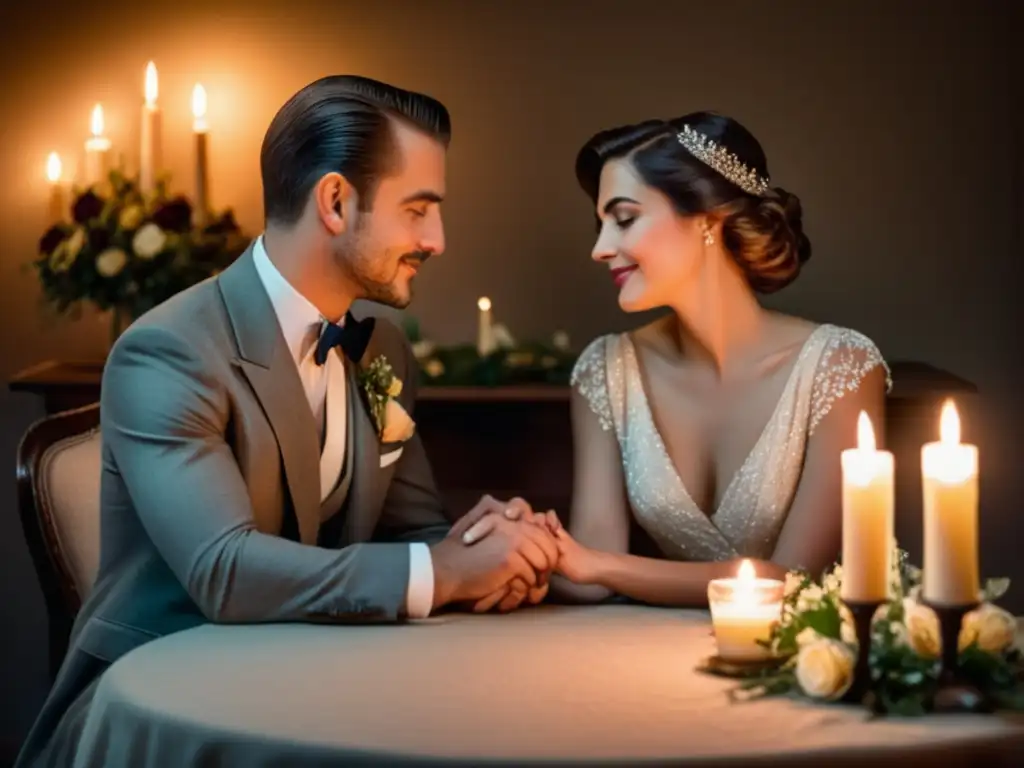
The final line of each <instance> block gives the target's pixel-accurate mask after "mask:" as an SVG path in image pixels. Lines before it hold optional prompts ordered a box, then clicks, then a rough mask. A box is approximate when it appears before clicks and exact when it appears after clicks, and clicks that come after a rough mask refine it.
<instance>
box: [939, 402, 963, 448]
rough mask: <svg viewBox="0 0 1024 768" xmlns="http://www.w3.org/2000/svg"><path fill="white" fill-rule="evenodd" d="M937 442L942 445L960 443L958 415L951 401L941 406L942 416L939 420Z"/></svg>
mask: <svg viewBox="0 0 1024 768" xmlns="http://www.w3.org/2000/svg"><path fill="white" fill-rule="evenodd" d="M939 442H941V443H942V444H943V445H956V444H958V443H959V442H960V415H959V414H958V413H957V410H956V405H954V404H953V401H952V400H947V401H946V403H945V405H943V406H942V416H941V418H940V419H939Z"/></svg>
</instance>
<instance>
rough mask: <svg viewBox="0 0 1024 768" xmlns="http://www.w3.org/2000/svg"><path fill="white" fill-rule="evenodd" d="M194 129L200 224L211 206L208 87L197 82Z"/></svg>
mask: <svg viewBox="0 0 1024 768" xmlns="http://www.w3.org/2000/svg"><path fill="white" fill-rule="evenodd" d="M192 117H193V118H194V120H193V122H192V130H193V131H194V132H195V135H196V139H195V141H196V199H195V217H196V221H197V223H198V224H200V225H202V224H205V223H206V219H207V210H208V208H209V193H210V190H209V183H210V179H209V160H208V158H207V139H208V131H209V126H208V125H207V123H206V89H205V88H203V86H202V85H199V84H198V83H197V84H196V87H195V88H194V89H193V90H192Z"/></svg>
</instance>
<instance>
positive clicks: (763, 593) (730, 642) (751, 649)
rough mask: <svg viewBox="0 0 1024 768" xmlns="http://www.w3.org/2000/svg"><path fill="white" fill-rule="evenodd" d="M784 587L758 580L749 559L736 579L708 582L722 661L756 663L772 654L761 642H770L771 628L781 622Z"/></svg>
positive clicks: (776, 580) (716, 637) (716, 638)
mask: <svg viewBox="0 0 1024 768" xmlns="http://www.w3.org/2000/svg"><path fill="white" fill-rule="evenodd" d="M783 595H784V585H783V583H782V582H781V581H779V580H778V579H759V578H757V574H756V573H755V572H754V566H753V564H752V563H751V562H750V561H749V560H744V561H743V563H742V564H741V565H740V569H739V573H738V575H737V576H736V577H735V578H728V579H712V580H711V581H710V582H708V607H709V608H710V609H711V625H712V627H713V629H714V634H715V643H716V645H717V646H718V657H719V658H720V659H722V660H723V661H738V662H744V661H748V662H755V661H763V660H765V659H770V658H771V657H772V653H771V651H770V650H769V649H768V648H765V647H764V646H762V645H761V644H760V643H759V642H758V641H764V642H767V641H768V640H769V639H770V638H771V633H772V628H773V627H774V626H775V624H777V623H778V622H779V621H780V620H781V619H782V599H783Z"/></svg>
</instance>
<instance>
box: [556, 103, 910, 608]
mask: <svg viewBox="0 0 1024 768" xmlns="http://www.w3.org/2000/svg"><path fill="white" fill-rule="evenodd" d="M576 172H577V177H578V179H579V181H580V184H581V185H582V187H583V189H584V190H585V191H586V192H587V194H588V195H589V196H590V197H591V199H592V200H593V201H594V204H595V206H596V212H597V218H598V233H599V234H598V238H597V243H596V245H595V246H594V249H593V253H592V258H593V259H594V261H596V262H597V263H598V264H601V265H603V266H604V267H606V268H607V269H608V270H609V272H610V275H611V277H612V279H614V280H615V282H616V283H617V284H618V286H619V306H620V307H621V308H622V309H623V310H625V311H626V312H639V311H644V310H649V309H652V308H656V307H668V308H670V309H671V310H672V311H671V313H670V314H668V315H667V316H665V317H663V318H662V319H659V320H656V321H655V322H653V323H651V324H649V325H647V326H645V327H642V328H640V329H638V330H635V331H632V332H630V333H623V334H616V335H608V336H602V337H600V338H598V339H596V340H595V341H593V342H592V343H591V344H590V345H589V346H588V347H587V348H586V350H585V351H584V352H583V354H582V355H581V356H580V359H579V361H578V362H577V365H576V368H575V371H574V373H573V377H572V384H573V395H572V420H573V435H574V452H575V479H574V490H573V504H572V515H571V529H570V530H568V531H566V530H564V529H559V530H558V541H559V546H560V550H561V558H560V563H559V566H558V568H557V575H556V576H555V577H554V578H553V580H552V591H553V592H554V593H556V594H561V595H562V596H563V597H568V598H571V599H575V600H579V601H596V600H601V599H604V598H606V597H608V596H610V595H612V594H618V595H624V596H627V597H631V598H634V599H636V600H640V601H643V602H647V603H652V604H660V605H694V606H696V605H702V604H706V591H707V583H708V580H709V579H712V578H716V577H719V576H724V575H730V574H734V573H735V572H736V569H737V565H738V561H739V559H740V558H750V559H752V560H753V561H754V565H755V568H756V570H757V572H758V574H759V575H765V576H768V575H776V576H778V575H780V574H782V573H783V572H784V571H785V570H787V569H789V568H793V567H797V566H802V567H805V568H808V569H810V570H812V571H819V570H820V569H822V568H824V567H826V566H827V565H828V564H830V563H831V562H833V561H834V560H835V559H836V557H837V556H838V554H839V551H840V549H841V518H842V514H841V480H840V477H841V475H840V464H839V454H840V451H842V450H843V449H844V448H847V447H849V446H852V445H854V444H855V443H856V431H857V429H856V425H857V419H858V415H859V413H860V412H861V411H865V412H866V413H867V414H868V416H869V417H870V419H871V421H872V424H873V425H874V427H875V430H876V433H877V435H878V440H879V443H881V442H882V437H883V435H882V425H883V419H884V407H885V394H886V391H887V388H888V386H889V385H890V380H889V375H888V367H887V366H886V364H885V362H884V360H883V359H882V356H881V354H880V353H879V351H878V349H877V348H876V347H875V345H874V344H873V343H872V342H871V341H870V340H869V339H868V338H866V337H865V336H863V335H861V334H860V333H858V332H856V331H853V330H850V329H847V328H840V327H837V326H833V325H815V324H813V323H811V322H808V321H806V320H802V319H798V318H795V317H790V316H786V315H782V314H778V313H776V312H772V311H769V310H766V309H764V308H762V307H761V306H760V304H759V303H758V300H757V296H756V294H757V293H771V292H773V291H777V290H779V289H780V288H782V287H784V286H786V285H788V284H789V283H790V282H792V281H793V280H794V279H795V278H796V277H797V275H798V274H799V272H800V268H801V266H802V265H803V264H804V263H805V262H806V261H807V259H808V258H809V257H810V253H811V247H810V242H809V241H808V239H807V237H806V236H805V235H804V233H803V229H802V223H801V215H802V214H801V207H800V202H799V200H798V199H797V197H796V196H795V195H792V194H790V193H788V192H786V191H785V190H783V189H781V188H779V187H773V186H771V183H770V181H769V176H768V166H767V161H766V159H765V155H764V152H763V150H762V149H761V146H760V145H759V143H758V142H757V140H756V139H755V138H754V137H753V136H752V135H751V134H750V133H749V132H748V131H747V130H746V129H745V128H744V127H743V126H742V125H740V124H739V123H738V122H736V121H735V120H732V119H730V118H728V117H724V116H721V115H717V114H714V113H706V112H701V113H694V114H689V115H686V116H684V117H681V118H678V119H675V120H671V121H668V122H664V121H651V122H646V123H642V124H640V125H635V126H628V127H624V128H616V129H613V130H610V131H604V132H602V133H599V134H597V135H596V136H594V137H593V138H592V139H591V140H590V141H589V142H587V144H586V145H585V146H584V147H583V149H582V150H581V151H580V153H579V156H578V158H577V164H576ZM631 517H632V518H634V519H635V521H636V522H637V523H638V524H639V525H640V526H641V527H642V528H643V529H644V530H645V531H646V533H647V534H648V535H649V538H650V539H651V540H652V541H653V542H654V544H655V545H656V546H657V548H658V550H659V553H660V556H659V557H656V558H650V557H639V556H636V555H632V554H630V553H629V538H630V522H631V521H630V518H631ZM549 524H551V525H553V526H555V527H558V526H557V522H551V515H550V513H549ZM559 528H560V527H559Z"/></svg>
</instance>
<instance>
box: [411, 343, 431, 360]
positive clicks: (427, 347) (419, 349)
mask: <svg viewBox="0 0 1024 768" xmlns="http://www.w3.org/2000/svg"><path fill="white" fill-rule="evenodd" d="M435 349H436V345H435V344H434V342H432V341H429V340H428V339H422V340H420V341H417V342H416V343H415V344H413V345H412V354H413V356H414V357H415V358H416V359H417V360H426V359H427V358H428V357H430V356H431V355H432V354H434V350H435Z"/></svg>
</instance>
